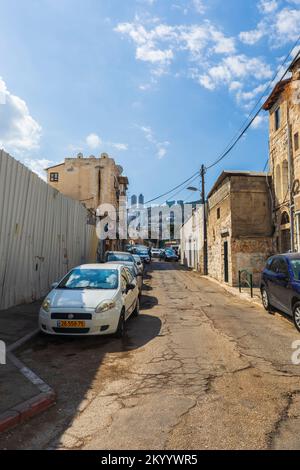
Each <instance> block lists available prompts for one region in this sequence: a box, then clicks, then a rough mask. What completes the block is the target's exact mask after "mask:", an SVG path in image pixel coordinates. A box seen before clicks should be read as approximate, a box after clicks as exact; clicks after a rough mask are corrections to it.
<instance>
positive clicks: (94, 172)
mask: <svg viewBox="0 0 300 470" xmlns="http://www.w3.org/2000/svg"><path fill="white" fill-rule="evenodd" d="M46 171H47V181H48V184H49V185H50V186H52V187H53V188H55V189H57V190H58V191H59V192H61V193H62V194H64V195H66V196H69V197H71V198H72V199H75V200H77V201H80V202H81V203H82V204H83V205H84V206H85V207H86V208H87V209H88V210H89V211H90V212H91V213H92V214H93V215H96V214H97V208H98V207H99V206H100V205H101V204H110V205H112V206H113V207H114V208H115V210H116V211H118V210H119V207H120V202H121V201H122V203H123V204H124V201H125V200H126V194H127V188H128V179H127V177H126V176H123V174H122V173H123V168H122V167H121V166H119V165H117V164H116V162H115V160H114V159H113V158H110V157H109V156H108V155H107V154H106V153H103V154H101V156H100V158H96V157H94V156H90V157H88V158H84V157H83V155H82V154H78V156H77V157H76V158H66V159H65V161H64V163H61V164H59V165H55V166H52V167H50V168H47V169H46ZM117 213H118V212H117ZM117 220H118V219H117ZM125 243H126V240H119V238H118V235H116V239H111V238H107V239H106V240H99V244H98V251H97V253H98V260H99V261H101V260H102V259H103V256H104V253H105V251H106V250H113V249H122V248H123V245H124V244H125Z"/></svg>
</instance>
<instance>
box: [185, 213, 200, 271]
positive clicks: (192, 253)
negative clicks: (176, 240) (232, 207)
mask: <svg viewBox="0 0 300 470" xmlns="http://www.w3.org/2000/svg"><path fill="white" fill-rule="evenodd" d="M180 260H181V264H183V265H185V266H187V267H188V268H191V269H195V270H196V271H199V272H202V271H203V206H200V207H198V208H197V209H196V210H194V211H193V214H192V216H191V217H190V218H189V219H188V220H187V221H186V222H185V224H184V225H183V226H182V227H181V230H180Z"/></svg>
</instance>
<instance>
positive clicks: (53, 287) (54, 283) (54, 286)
mask: <svg viewBox="0 0 300 470" xmlns="http://www.w3.org/2000/svg"><path fill="white" fill-rule="evenodd" d="M58 285H59V282H53V284H51V287H52V289H56V288H57V287H58Z"/></svg>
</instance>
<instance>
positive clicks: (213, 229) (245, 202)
mask: <svg viewBox="0 0 300 470" xmlns="http://www.w3.org/2000/svg"><path fill="white" fill-rule="evenodd" d="M269 184H270V178H269V176H268V175H267V174H266V173H255V172H247V171H241V172H238V171H224V172H223V173H222V174H221V175H220V177H219V178H218V180H217V181H216V183H215V184H214V186H213V188H212V190H211V191H210V193H209V195H208V272H209V275H210V276H212V277H214V278H215V279H217V280H219V281H221V282H226V283H228V284H230V285H232V286H237V285H238V275H239V270H248V271H249V272H251V273H253V276H254V283H255V284H256V285H257V284H258V283H259V280H260V273H261V269H262V268H263V266H264V263H265V261H266V259H267V258H268V257H269V256H270V255H271V254H272V238H271V237H272V231H273V226H272V217H271V204H270V190H269Z"/></svg>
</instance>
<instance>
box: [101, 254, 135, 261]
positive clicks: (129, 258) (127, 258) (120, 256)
mask: <svg viewBox="0 0 300 470" xmlns="http://www.w3.org/2000/svg"><path fill="white" fill-rule="evenodd" d="M107 261H123V262H127V263H133V258H132V255H130V254H128V255H126V254H125V253H124V254H123V253H122V254H117V253H108V255H107Z"/></svg>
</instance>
